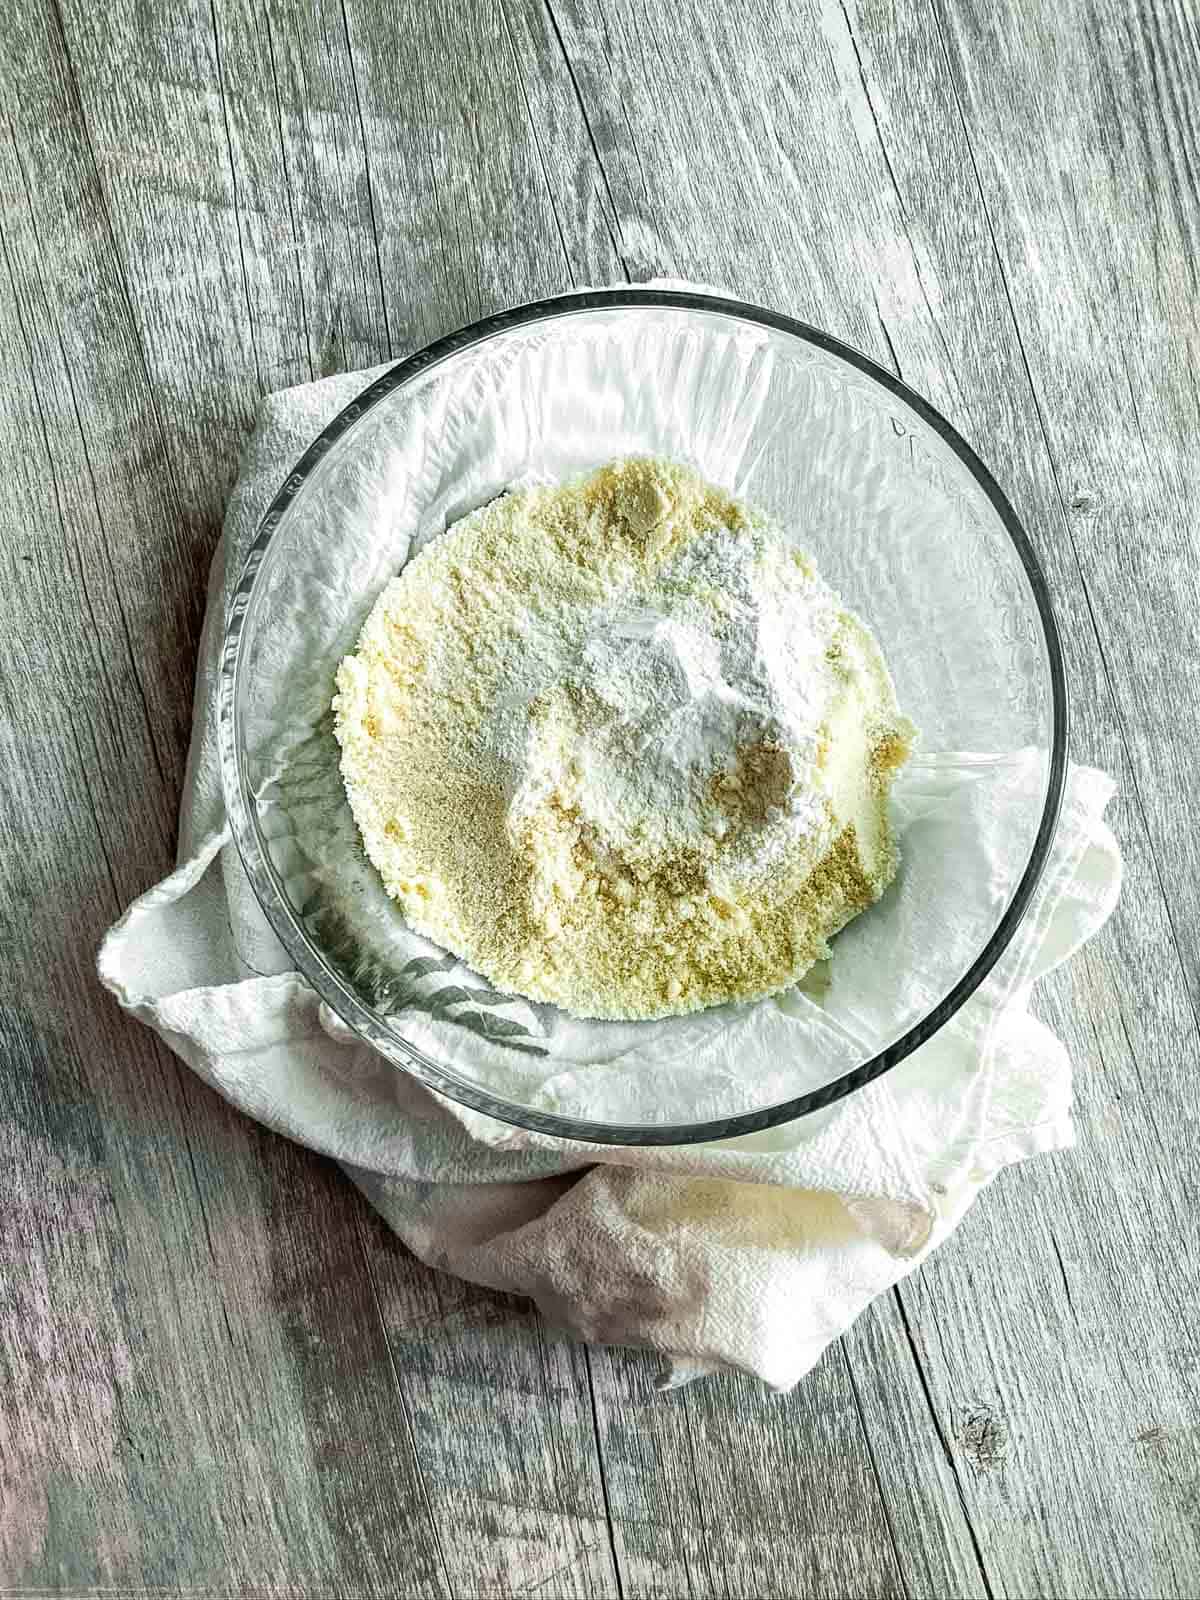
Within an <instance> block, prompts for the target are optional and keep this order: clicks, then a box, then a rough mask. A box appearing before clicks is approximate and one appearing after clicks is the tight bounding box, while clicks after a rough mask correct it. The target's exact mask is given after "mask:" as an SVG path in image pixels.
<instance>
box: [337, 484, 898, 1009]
mask: <svg viewBox="0 0 1200 1600" xmlns="http://www.w3.org/2000/svg"><path fill="white" fill-rule="evenodd" d="M338 691H339V692H338V695H337V697H336V699H335V702H334V706H335V710H336V713H337V724H336V725H337V733H338V738H339V740H340V741H341V744H342V750H343V755H342V771H343V775H344V777H345V781H346V788H347V793H348V795H349V798H350V802H351V805H352V807H353V809H354V814H355V817H356V819H357V821H358V824H359V828H360V830H361V832H362V836H363V841H364V844H365V846H366V849H367V853H368V855H369V857H370V859H371V860H372V862H374V864H375V865H376V867H377V868H378V869H379V871H380V873H381V875H382V877H383V880H384V883H385V885H386V886H387V888H388V891H389V893H391V894H392V895H393V896H394V897H395V898H396V899H397V900H398V901H399V902H400V904H401V906H402V907H403V909H404V912H405V915H406V916H407V917H408V919H409V920H410V922H411V923H412V924H413V925H414V926H415V927H416V928H417V929H418V930H419V931H420V932H422V933H424V934H426V935H427V936H428V937H430V938H432V939H434V940H436V941H437V942H439V943H440V944H442V945H444V946H445V947H447V948H449V949H451V950H453V951H454V952H455V953H456V954H458V955H460V956H462V957H463V958H464V959H465V960H467V961H468V962H470V963H471V964H472V965H473V966H474V967H475V968H476V969H477V970H478V971H480V972H481V973H483V974H484V975H485V976H487V977H488V978H489V979H490V980H491V981H492V982H493V983H495V984H497V985H498V986H499V987H501V988H505V989H511V990H515V991H517V992H520V993H523V994H525V995H527V996H529V997H530V998H532V999H536V1000H549V1001H553V1002H555V1003H557V1004H559V1005H562V1006H564V1007H565V1008H567V1009H568V1010H570V1011H573V1012H574V1013H576V1014H577V1015H581V1016H594V1017H649V1016H661V1015H664V1014H668V1013H671V1012H682V1011H689V1010H695V1009H698V1008H699V1007H702V1006H707V1005H713V1004H717V1003H720V1002H722V1001H725V1000H730V999H735V998H751V997H753V996H759V995H763V994H768V993H773V992H775V991H777V990H778V989H780V988H783V987H785V986H786V985H787V984H790V983H792V982H794V981H795V980H796V979H797V978H798V977H800V976H801V975H802V974H803V972H804V971H806V970H807V968H808V967H809V966H810V965H811V964H812V962H813V961H814V960H816V959H818V957H820V956H822V955H824V954H826V953H827V940H828V938H829V936H830V935H831V934H832V933H833V932H836V930H837V929H838V928H840V927H841V926H843V925H844V924H845V922H846V921H847V920H848V919H849V918H850V917H851V916H853V915H855V914H856V913H857V912H858V911H860V910H862V909H863V908H864V907H865V906H866V905H868V904H869V903H870V902H871V901H872V900H873V899H875V898H877V897H878V895H879V894H880V893H881V892H882V890H883V888H884V887H885V886H886V884H887V882H888V881H890V879H891V877H892V875H893V874H894V872H895V866H896V857H895V850H894V846H893V844H892V839H891V833H890V829H889V827H888V823H887V805H886V802H887V791H888V788H889V786H890V782H891V779H892V776H893V775H894V771H895V769H896V767H897V766H898V765H899V763H900V762H901V761H902V760H903V759H904V757H905V755H906V754H907V747H908V741H909V738H910V737H911V732H912V730H911V728H910V726H909V725H908V724H907V723H906V722H905V720H904V719H903V718H902V717H900V716H899V714H898V712H897V710H896V705H895V697H894V693H893V691H892V686H891V682H890V679H889V677H888V674H887V671H886V668H885V667H884V664H883V661H882V658H881V656H880V653H879V650H878V647H877V646H876V644H875V642H874V640H873V639H872V638H871V636H870V634H869V633H868V632H867V630H866V628H865V627H864V626H863V625H862V623H861V622H859V621H858V620H857V618H855V617H853V616H852V615H851V614H850V613H848V612H846V611H845V610H844V609H843V608H842V607H841V606H840V605H839V603H838V601H837V599H836V596H835V595H834V594H833V593H832V591H831V590H830V589H829V588H828V586H827V585H825V584H824V583H823V582H822V581H821V579H820V578H819V577H818V576H817V575H816V573H815V572H814V571H813V569H812V566H811V564H810V563H809V562H808V561H807V559H806V558H805V557H804V556H803V555H802V554H800V553H799V552H798V551H797V550H796V549H795V548H794V547H793V546H792V545H790V544H789V543H787V542H786V541H785V540H784V539H783V538H782V537H781V536H780V535H779V534H778V533H777V532H775V531H774V530H772V529H771V527H770V526H769V525H768V524H767V522H766V521H765V519H764V518H762V517H761V516H759V515H757V514H755V513H753V512H751V511H749V510H748V509H747V508H745V507H744V506H741V505H739V504H737V503H736V502H734V501H733V500H731V499H730V498H729V497H727V496H726V495H724V494H722V493H721V492H720V491H719V490H716V489H714V488H713V487H712V486H711V485H709V484H706V483H705V482H704V481H703V480H702V479H700V478H699V477H698V476H697V475H696V474H694V473H692V472H689V471H687V470H686V469H684V468H681V467H677V466H673V465H671V464H668V463H665V462H659V461H644V460H632V461H623V462H615V463H612V464H611V465H610V466H608V467H605V468H602V469H600V470H599V471H598V472H595V473H592V474H590V475H589V476H588V477H586V478H584V479H582V480H580V481H579V482H576V483H572V484H568V485H565V486H562V487H560V488H535V489H530V490H523V491H520V492H518V493H514V494H511V495H507V496H504V497H502V498H501V499H500V500H499V501H496V502H493V504H491V505H490V506H487V507H485V508H484V509H483V510H482V511H480V512H477V513H475V514H474V515H473V516H471V517H468V518H466V519H464V521H463V522H461V523H459V524H458V525H457V526H456V527H455V528H453V529H451V530H450V531H449V532H448V533H447V534H446V535H445V536H444V537H443V538H441V539H439V540H437V541H435V542H434V543H433V544H432V545H430V546H429V547H428V548H427V549H426V550H425V551H423V552H422V554H421V555H419V556H418V557H417V558H416V559H415V560H414V561H412V562H411V563H410V564H409V565H408V567H406V568H405V570H404V571H403V572H402V573H401V574H400V576H399V577H398V578H397V579H395V580H394V581H393V583H392V584H391V585H390V586H389V587H388V588H387V589H386V590H385V592H384V593H383V595H382V596H381V597H380V599H379V601H378V603H377V604H376V606H375V608H374V610H373V611H372V613H371V616H370V617H369V619H368V621H367V624H366V626H365V628H364V629H363V633H362V636H361V638H360V641H359V647H358V651H357V652H356V654H355V655H353V656H350V657H347V659H346V660H345V661H344V662H343V663H342V665H341V667H340V669H339V672H338Z"/></svg>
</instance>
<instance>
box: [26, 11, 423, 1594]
mask: <svg viewBox="0 0 1200 1600" xmlns="http://www.w3.org/2000/svg"><path fill="white" fill-rule="evenodd" d="M7 20H8V22H9V25H10V34H9V38H8V41H7V42H8V43H9V44H10V48H11V52H12V57H11V58H14V59H16V60H17V61H18V62H19V63H20V65H21V69H22V74H23V76H22V95H21V97H20V98H19V99H18V98H17V97H9V98H8V104H9V106H10V108H12V111H13V120H12V123H11V124H10V126H9V127H7V128H6V130H5V133H4V137H3V139H2V140H0V193H2V195H3V202H4V214H5V219H6V227H5V235H4V262H3V266H4V273H5V282H4V290H3V293H0V370H2V371H3V374H4V381H3V383H2V384H0V395H2V400H0V406H2V408H3V409H2V411H0V436H2V437H3V438H4V440H5V459H6V461H7V462H8V463H9V467H8V471H6V473H5V475H4V479H3V483H2V484H0V525H2V526H4V527H5V528H6V529H10V530H17V531H18V537H17V538H15V539H6V540H5V541H4V542H3V559H4V561H5V564H6V567H7V571H6V573H5V580H6V581H5V583H4V586H3V594H4V619H3V626H2V627H0V685H2V686H3V695H4V702H5V703H4V716H3V719H2V726H3V729H4V740H5V751H4V757H5V759H4V763H3V773H4V792H3V802H4V805H3V810H4V834H5V841H6V845H5V850H4V852H3V861H2V864H0V873H2V874H3V878H4V882H3V886H2V888H0V904H3V906H4V908H5V918H6V921H7V922H8V923H9V926H8V927H7V928H6V929H5V933H6V944H5V948H6V950H7V951H8V953H9V957H10V960H9V961H8V962H7V963H6V965H5V970H4V979H3V1034H4V1040H3V1048H4V1057H5V1060H6V1061H8V1062H9V1063H10V1064H11V1065H12V1067H13V1069H14V1070H13V1071H11V1072H9V1073H6V1074H5V1075H4V1083H3V1094H4V1100H5V1108H4V1115H3V1117H0V1130H2V1131H3V1139H4V1146H5V1150H4V1153H5V1156H6V1160H5V1162H4V1164H3V1165H4V1178H3V1183H4V1189H5V1193H4V1196H3V1201H2V1202H0V1217H2V1218H3V1227H4V1234H5V1237H4V1243H3V1249H2V1255H3V1259H4V1261H5V1263H6V1290H7V1293H6V1299H5V1306H4V1312H5V1314H4V1316H3V1317H2V1318H0V1365H2V1368H3V1379H4V1382H3V1392H4V1394H5V1397H6V1403H5V1406H4V1408H3V1427H4V1441H3V1449H2V1450H0V1463H2V1475H3V1497H4V1513H3V1514H2V1515H0V1583H3V1584H4V1585H5V1586H10V1585H14V1584H18V1583H20V1584H24V1585H33V1586H39V1585H43V1586H64V1587H67V1588H72V1589H79V1588H83V1587H91V1586H96V1585H117V1586H121V1587H131V1586H140V1585H143V1584H147V1585H167V1586H176V1585H182V1586H195V1585H204V1584H219V1585H221V1586H225V1585H227V1584H232V1585H234V1586H239V1587H247V1586H249V1585H251V1584H254V1583H261V1582H263V1581H268V1582H269V1581H274V1580H276V1579H279V1580H281V1581H287V1580H288V1579H292V1578H307V1579H314V1580H316V1581H318V1582H320V1581H326V1582H328V1581H332V1580H333V1579H334V1578H335V1577H336V1578H337V1579H338V1580H339V1581H341V1580H342V1579H344V1578H350V1579H351V1580H352V1581H354V1582H360V1583H361V1585H362V1586H363V1588H364V1590H371V1591H373V1590H374V1589H377V1588H385V1587H387V1586H388V1584H390V1581H391V1578H392V1577H393V1576H394V1573H395V1571H396V1570H397V1568H398V1566H400V1565H401V1564H402V1566H403V1570H405V1571H406V1572H407V1573H408V1574H409V1575H410V1577H411V1582H412V1587H413V1589H414V1592H416V1593H423V1594H436V1593H439V1592H442V1583H441V1576H440V1568H439V1565H438V1559H437V1550H436V1538H435V1534H434V1530H433V1528H432V1526H431V1523H430V1519H429V1515H428V1510H427V1508H426V1506H425V1503H424V1500H423V1495H422V1489H421V1481H420V1473H419V1469H418V1467H417V1463H416V1459H415V1456H414V1453H413V1448H412V1444H411V1441H410V1440H409V1439H408V1438H407V1436H406V1435H405V1434H404V1432H403V1428H402V1420H403V1419H402V1415H401V1412H400V1408H399V1404H398V1397H397V1393H396V1389H395V1385H394V1381H393V1379H392V1378H391V1376H390V1374H389V1371H388V1364H387V1358H386V1343H385V1340H384V1335H383V1330H382V1328H381V1326H380V1323H379V1319H378V1313H377V1310H376V1307H375V1304H374V1300H373V1297H372V1295H371V1293H370V1287H369V1283H368V1282H367V1280H366V1278H365V1275H363V1274H362V1273H361V1271H358V1272H356V1271H354V1270H351V1271H349V1272H347V1269H346V1261H347V1257H346V1254H345V1250H344V1248H343V1245H342V1240H343V1238H349V1239H350V1240H351V1242H353V1241H354V1239H355V1227H356V1222H355V1218H356V1214H357V1212H358V1211H359V1210H361V1209H362V1208H361V1203H360V1202H359V1201H358V1200H357V1199H356V1197H354V1196H353V1195H352V1194H350V1193H349V1192H348V1191H347V1188H346V1186H345V1185H344V1184H343V1183H341V1181H340V1180H338V1179H336V1175H334V1174H332V1173H331V1170H330V1169H329V1168H328V1167H327V1165H326V1164H323V1163H321V1162H318V1161H315V1160H313V1159H311V1158H309V1157H307V1156H306V1155H305V1154H304V1153H302V1152H299V1151H297V1150H295V1149H294V1148H292V1147H291V1146H289V1145H287V1144H286V1143H285V1142H284V1141H282V1140H278V1139H275V1138H274V1137H273V1136H271V1135H267V1134H265V1133H263V1132H262V1130H259V1129H256V1128H254V1127H253V1126H252V1125H251V1124H249V1123H247V1122H246V1121H244V1120H243V1119H241V1118H238V1117H235V1116H234V1115H233V1114H232V1113H231V1112H230V1111H229V1110H228V1109H227V1108H226V1107H224V1106H223V1105H222V1104H221V1102H219V1101H218V1100H217V1099H216V1097H215V1096H212V1095H210V1094H209V1093H208V1092H207V1091H205V1090H204V1089H202V1088H201V1086H200V1085H199V1084H198V1082H197V1081H196V1080H195V1079H193V1078H192V1077H191V1075H190V1074H188V1073H186V1072H183V1071H182V1070H181V1069H180V1068H179V1067H178V1065H177V1064H176V1063H175V1062H174V1060H173V1058H172V1057H171V1056H170V1055H169V1054H168V1053H167V1052H166V1051H165V1050H163V1049H161V1048H160V1047H159V1046H158V1045H157V1044H156V1043H155V1041H154V1040H153V1039H152V1037H151V1036H150V1035H149V1034H148V1033H146V1032H144V1031H143V1030H141V1029H135V1028H131V1027H129V1026H128V1025H127V1024H126V1023H125V1022H124V1021H123V1019H121V1018H120V1017H119V1015H118V1014H117V1013H116V1011H115V1009H114V1008H113V1007H112V1006H111V1004H110V1003H109V1002H108V1001H107V1000H106V999H104V998H103V997H102V996H101V995H100V994H99V993H98V991H97V987H96V984H95V978H94V974H93V972H92V957H93V952H94V950H95V946H96V944H97V942H98V939H99V937H100V934H101V932H102V930H103V928H104V927H105V925H106V924H107V923H108V922H110V921H111V920H112V919H113V917H114V916H115V915H116V913H117V912H118V911H119V910H120V909H121V907H122V906H123V905H124V904H125V902H126V901H127V900H128V899H129V898H131V897H132V895H133V894H135V893H136V892H138V891H139V890H140V889H141V888H142V887H143V886H144V885H145V882H146V879H147V877H152V876H154V875H157V874H158V873H160V872H162V871H163V870H165V868H166V867H167V866H168V864H169V860H170V847H171V834H172V832H173V826H172V825H173V811H174V805H175V791H176V788H177V785H178V781H179V776H180V774H181V772H182V755H183V749H182V744H183V741H182V739H181V738H180V737H179V733H180V730H183V729H185V728H186V723H187V709H188V705H189V702H190V683H189V682H188V679H189V678H190V671H189V670H188V667H187V663H186V651H185V652H182V653H183V654H184V659H183V660H182V661H178V662H175V663H168V662H165V661H163V660H161V658H159V656H158V654H157V652H158V651H159V650H161V649H163V648H164V646H165V644H166V643H167V642H169V640H170V637H171V634H170V622H171V615H172V613H171V607H172V604H173V603H174V604H175V605H177V606H178V609H179V613H182V614H184V615H186V612H187V610H188V609H192V603H193V597H192V596H191V595H190V594H188V593H187V590H188V588H189V585H190V583H191V582H192V581H193V580H192V577H191V574H190V572H189V570H188V565H187V564H186V563H184V562H182V561H180V562H178V563H176V564H175V566H174V567H173V566H172V564H171V562H170V559H169V557H170V555H171V552H172V544H171V540H172V537H173V531H174V530H176V529H177V528H178V523H179V518H178V512H177V502H176V501H175V499H174V498H173V496H174V483H173V479H172V476H171V473H170V469H169V465H168V464H167V462H166V461H165V460H164V456H163V454H162V452H161V451H160V450H158V449H156V448H155V444H156V441H160V440H161V437H162V435H161V433H160V431H159V420H158V419H159V416H160V415H161V413H160V412H159V410H158V408H157V407H156V405H155V403H154V398H153V397H152V395H151V393H150V390H149V386H148V383H147V378H146V373H145V369H144V367H143V364H142V360H141V354H140V350H139V344H138V338H137V334H136V330H135V329H133V328H132V326H131V322H130V316H129V308H128V304H127V302H126V301H125V299H124V297H123V294H122V286H121V276H120V271H119V266H118V265H116V264H115V262H114V256H113V246H112V236H111V234H110V232H109V229H108V226H107V222H106V219H105V216H104V209H103V201H102V197H101V195H100V193H99V191H98V188H97V185H96V181H95V169H94V167H93V166H92V165H91V162H90V156H89V152H88V148H87V145H86V141H85V139H84V137H83V133H82V130H81V127H80V124H79V121H78V104H77V102H76V100H75V98H74V93H73V86H72V80H71V75H70V71H69V68H68V64H67V62H66V59H65V57H64V55H63V51H62V41H61V37H60V36H59V35H57V34H56V33H55V31H54V30H53V27H52V26H51V27H49V28H46V27H44V26H43V24H44V23H45V22H46V20H47V19H45V18H44V17H43V16H42V15H40V14H39V13H36V12H35V11H34V10H33V9H32V8H28V9H26V10H24V11H22V12H21V13H20V14H17V15H13V14H12V13H10V14H9V17H8V19H7ZM77 352H84V353H86V355H87V357H88V359H81V358H80V356H79V355H78V354H77ZM175 536H176V537H177V534H176V535H175ZM185 600H186V602H188V603H187V604H185V603H184V602H185ZM160 606H161V607H166V608H167V616H166V618H165V619H164V618H163V617H162V616H161V615H160ZM64 619H68V625H67V626H64ZM31 1244H32V1245H33V1248H30V1246H31ZM356 1259H357V1258H356V1256H354V1255H353V1254H352V1255H351V1256H350V1257H349V1261H350V1262H351V1263H353V1262H354V1261H355V1260H356ZM296 1261H300V1262H302V1263H304V1270H303V1271H302V1272H300V1273H297V1272H296V1271H295V1269H294V1266H293V1263H295V1262H296ZM331 1283H336V1284H337V1286H338V1292H337V1294H336V1297H334V1296H331V1295H330V1293H329V1285H330V1284H331ZM380 1439H386V1440H387V1441H388V1443H387V1446H386V1460H387V1462H388V1466H389V1470H388V1472H387V1474H386V1476H385V1477H384V1478H383V1480H382V1486H381V1484H380V1482H379V1480H378V1479H377V1478H376V1476H375V1475H374V1474H373V1473H372V1472H371V1471H370V1468H369V1459H370V1458H369V1457H368V1456H367V1455H366V1453H365V1452H366V1451H367V1450H368V1449H370V1448H371V1447H376V1448H377V1441H379V1440H380ZM381 1488H382V1492H381ZM318 1575H320V1577H318Z"/></svg>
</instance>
